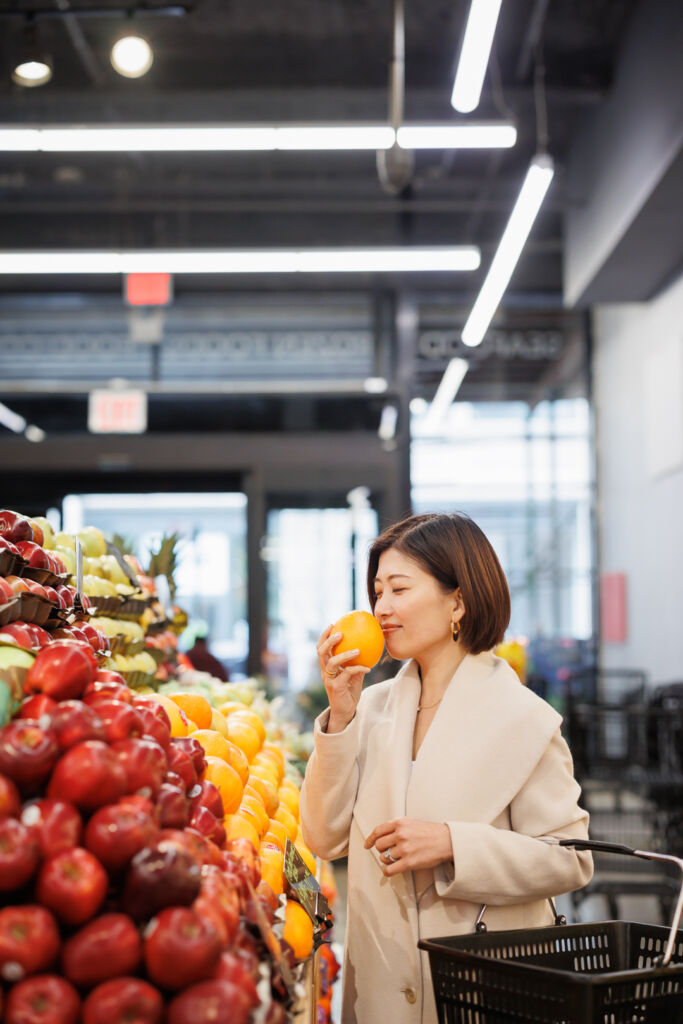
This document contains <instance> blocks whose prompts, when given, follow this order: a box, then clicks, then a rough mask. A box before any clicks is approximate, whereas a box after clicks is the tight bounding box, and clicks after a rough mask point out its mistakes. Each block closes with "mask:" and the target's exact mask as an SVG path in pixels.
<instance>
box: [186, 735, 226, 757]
mask: <svg viewBox="0 0 683 1024" xmlns="http://www.w3.org/2000/svg"><path fill="white" fill-rule="evenodd" d="M192 739H193V740H197V743H201V745H202V747H203V748H204V753H205V754H207V755H209V756H210V757H220V758H222V759H223V761H227V763H228V764H230V743H229V741H228V740H226V738H225V736H221V734H220V733H219V732H216V730H215V729H197V731H196V732H193V733H192Z"/></svg>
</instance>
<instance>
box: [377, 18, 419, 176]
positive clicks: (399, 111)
mask: <svg viewBox="0 0 683 1024" xmlns="http://www.w3.org/2000/svg"><path fill="white" fill-rule="evenodd" d="M404 98H405V14H404V6H403V0H394V33H393V47H392V57H391V68H390V70H389V122H390V124H391V126H392V128H393V129H394V131H398V129H399V128H400V127H401V125H402V124H403V112H404ZM414 170H415V154H414V153H413V151H412V150H411V149H402V148H401V147H400V146H399V145H398V143H397V142H395V143H394V145H393V146H392V147H391V149H383V150H378V151H377V173H378V175H379V180H380V182H381V185H382V188H383V189H384V190H385V191H386V192H389V193H390V194H391V195H397V194H398V193H399V192H402V191H403V189H404V188H405V187H406V186H407V185H409V184H410V182H411V181H412V178H413V172H414Z"/></svg>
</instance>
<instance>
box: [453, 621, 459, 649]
mask: <svg viewBox="0 0 683 1024" xmlns="http://www.w3.org/2000/svg"><path fill="white" fill-rule="evenodd" d="M451 628H452V630H453V643H454V644H457V642H458V637H459V635H460V623H459V622H453V623H452V624H451Z"/></svg>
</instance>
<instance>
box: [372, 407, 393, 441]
mask: <svg viewBox="0 0 683 1024" xmlns="http://www.w3.org/2000/svg"><path fill="white" fill-rule="evenodd" d="M397 423H398V409H397V408H396V406H395V405H385V406H384V408H383V409H382V414H381V416H380V418H379V427H378V428H377V436H378V437H379V439H380V441H393V439H394V437H395V436H396V424H397Z"/></svg>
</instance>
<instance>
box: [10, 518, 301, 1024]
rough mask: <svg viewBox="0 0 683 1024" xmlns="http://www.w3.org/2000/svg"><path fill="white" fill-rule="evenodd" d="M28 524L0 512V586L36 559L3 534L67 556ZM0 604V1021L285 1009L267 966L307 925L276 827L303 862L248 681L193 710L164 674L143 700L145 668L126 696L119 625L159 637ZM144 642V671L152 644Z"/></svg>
mask: <svg viewBox="0 0 683 1024" xmlns="http://www.w3.org/2000/svg"><path fill="white" fill-rule="evenodd" d="M12 517H14V518H12ZM24 524H25V525H24ZM32 524H33V525H32ZM45 524H46V525H44V526H41V523H40V521H37V520H34V521H29V520H26V519H24V518H23V517H21V516H18V515H17V514H16V513H8V512H4V513H0V540H4V541H5V543H4V544H0V557H2V559H3V561H2V563H0V569H1V570H3V572H5V573H6V575H2V576H0V580H2V581H3V583H6V581H7V579H8V577H11V576H16V577H17V578H18V579H21V578H23V576H22V575H19V574H20V573H22V574H23V573H25V572H26V569H27V566H28V565H29V559H28V558H27V557H26V555H27V554H28V555H30V556H32V557H37V556H35V555H34V552H33V551H30V552H29V551H28V549H24V551H25V552H26V553H25V554H22V551H21V549H20V548H19V545H18V543H17V544H16V545H14V541H13V540H12V539H11V537H10V535H11V534H13V533H14V535H15V536H17V535H18V536H20V537H21V538H22V541H21V542H29V535H28V530H31V531H32V537H33V538H34V539H33V540H31V541H30V543H32V544H34V545H36V546H37V547H40V548H41V550H43V552H44V553H47V552H49V551H54V552H57V551H58V550H59V549H58V547H57V546H56V542H57V541H58V540H61V541H63V544H61V545H60V548H62V549H63V550H64V551H69V550H70V549H69V547H68V541H67V540H66V539H65V535H61V536H60V535H57V536H56V537H53V536H52V535H51V531H49V524H47V521H45ZM41 530H42V536H41ZM84 534H85V536H83V534H81V535H80V538H79V539H81V544H82V546H83V547H84V549H85V548H86V547H87V545H88V543H89V542H91V544H95V543H96V544H97V546H98V549H100V548H101V543H100V539H99V537H101V534H100V535H99V537H98V536H97V534H99V531H92V530H89V531H87V532H85V531H84ZM46 538H47V540H46ZM38 539H40V540H41V541H42V545H41V544H38ZM45 543H48V544H55V547H54V548H47V549H46V548H45V547H44V546H43V545H44V544H45ZM13 546H14V547H16V549H17V550H16V551H15V550H13ZM86 557H87V558H88V559H93V560H94V559H99V560H100V561H99V562H98V567H100V566H101V565H102V559H103V558H105V557H106V556H104V555H102V554H97V552H96V551H95V550H94V549H93V547H92V546H91V548H90V554H87V555H86ZM53 558H55V559H58V558H61V554H55V555H53ZM104 564H105V565H107V564H108V563H104ZM48 565H50V563H49V561H48ZM62 567H63V568H64V569H65V571H64V572H61V569H62ZM88 568H90V569H93V570H94V568H95V567H94V566H93V565H90V566H88ZM70 569H71V566H70V564H69V561H68V556H67V557H66V558H65V560H64V562H63V566H62V565H59V563H58V562H57V561H54V562H52V564H51V566H50V568H49V569H48V570H47V571H48V572H49V573H52V574H53V575H54V576H57V577H59V586H63V587H70V586H72V584H70V583H67V582H66V580H67V579H68V578H69V576H70ZM7 570H11V571H9V572H8V571H7ZM111 572H112V574H113V570H111ZM86 575H90V576H93V577H94V578H97V579H104V578H105V577H100V576H97V575H96V573H95V572H94V571H93V572H91V573H88V574H86ZM26 578H27V579H28V578H30V577H26ZM109 583H111V584H114V585H115V586H116V584H115V583H114V580H113V579H112V580H109ZM10 586H11V583H10ZM120 586H127V585H124V584H120ZM53 589H54V590H55V591H57V587H53ZM19 593H22V591H19ZM38 596H40V595H38ZM100 596H102V595H99V594H96V593H94V592H93V593H92V594H91V595H90V602H88V598H87V596H86V597H85V598H84V602H83V603H84V605H87V604H88V603H92V604H95V603H97V601H98V598H99V597H100ZM104 596H105V597H106V598H110V597H111V598H114V596H115V595H114V594H112V593H107V594H106V595H104ZM116 598H117V599H118V601H119V602H120V601H121V600H122V599H123V600H124V601H128V600H130V599H131V595H130V594H128V593H119V592H117V594H116ZM133 598H134V599H135V595H133ZM0 600H1V601H2V603H1V604H0V616H2V618H0V679H4V682H5V683H6V684H7V687H6V688H8V692H9V693H11V699H12V701H13V706H12V707H11V708H10V707H9V706H8V708H7V709H6V712H7V711H9V710H12V711H13V714H14V717H13V718H12V719H11V720H10V721H8V722H7V724H5V725H4V726H3V727H2V728H0V905H1V906H2V909H0V1000H1V1001H0V1007H1V1009H0V1017H2V1014H3V1012H4V1017H2V1019H3V1020H4V1021H5V1022H6V1024H25V1022H29V1021H34V1020H35V1021H36V1022H38V1021H43V1020H44V1021H45V1022H46V1024H47V1022H48V1021H50V1022H51V1024H70V1022H77V1021H83V1022H85V1024H94V1022H95V1021H97V1022H98V1024H109V1022H111V1024H114V1022H119V1024H123V1022H124V1021H130V1020H133V1021H136V1022H137V1024H155V1022H158V1021H161V1020H165V1021H167V1022H168V1024H190V1022H192V1024H204V1022H205V1021H206V1022H208V1021H212V1022H215V1024H221V1022H223V1021H225V1022H226V1024H227V1022H230V1024H232V1022H237V1024H239V1022H240V1021H245V1022H246V1021H248V1020H250V1015H251V1014H252V1011H254V1012H258V1015H259V1016H258V1020H259V1022H261V1021H267V1022H268V1024H277V1022H279V1021H284V1020H286V1019H287V1014H286V1010H285V1006H286V1005H287V1004H288V1001H289V999H290V992H289V991H288V990H287V987H286V985H285V982H284V980H283V978H286V976H287V974H288V965H289V968H291V967H292V965H293V964H295V963H296V961H297V960H301V959H303V958H305V957H307V956H308V955H309V954H310V951H311V949H312V946H313V923H312V921H311V919H310V918H309V917H308V915H307V914H306V913H305V911H302V908H301V907H300V906H299V905H298V904H296V902H295V901H294V900H292V899H291V898H287V894H286V892H285V888H286V883H285V881H284V878H283V851H284V846H285V843H286V840H287V838H289V839H290V840H291V841H292V842H293V843H294V844H295V845H296V847H297V849H299V852H300V853H301V855H302V857H303V858H304V860H305V861H306V863H307V864H309V866H311V868H312V869H313V870H314V869H315V861H314V858H313V855H312V854H311V852H310V851H309V850H308V849H307V848H306V847H305V845H304V844H303V840H302V837H301V833H300V830H299V826H298V785H297V782H296V781H295V780H294V779H293V778H292V777H290V776H291V769H289V768H288V766H287V763H286V762H287V758H286V754H285V751H284V750H283V745H282V744H281V743H278V742H274V741H273V739H272V738H268V737H267V735H266V724H265V720H264V719H265V718H267V715H264V713H263V707H262V706H260V705H259V701H258V700H256V701H254V699H253V690H252V689H250V688H249V687H246V689H245V690H244V691H243V692H242V696H244V697H246V694H247V693H249V694H250V695H251V697H252V699H251V700H250V701H248V700H246V699H245V700H243V701H240V700H236V699H234V698H235V696H236V695H237V694H236V693H235V690H234V686H233V689H232V690H231V691H228V695H229V697H230V698H231V699H229V700H228V699H227V696H226V694H223V700H222V701H221V702H220V706H213V705H212V703H211V702H210V701H209V700H208V699H206V697H205V696H203V695H202V694H201V693H198V692H196V691H195V690H193V689H192V688H191V687H190V686H187V687H186V691H187V692H180V690H181V689H182V687H180V686H179V685H178V684H177V683H176V684H175V685H174V689H175V690H176V691H177V692H173V693H170V694H169V693H155V692H152V690H151V687H150V685H149V683H150V682H151V681H152V680H154V682H155V684H156V683H158V678H155V677H156V674H157V673H156V672H155V676H154V677H153V676H152V673H151V672H142V670H140V675H141V676H142V677H143V678H144V682H143V684H142V686H141V689H138V690H135V689H132V688H131V687H130V686H129V685H128V684H127V682H126V679H124V676H123V675H122V674H120V673H118V672H117V671H115V669H114V668H113V667H112V666H113V665H115V664H116V661H115V660H113V659H115V657H116V647H117V646H118V647H120V646H121V643H122V642H121V640H120V638H121V637H122V636H123V637H124V641H123V642H125V643H130V642H134V641H138V642H140V641H141V640H142V642H143V643H145V642H146V640H148V639H150V638H151V636H155V637H159V636H160V635H161V632H160V631H158V632H157V633H156V634H154V633H152V634H150V636H146V635H144V634H143V637H144V638H141V637H140V636H139V635H134V634H136V630H135V628H133V630H132V633H131V631H130V626H131V625H134V624H138V625H140V626H141V627H142V628H143V630H144V629H145V628H146V627H145V625H143V623H142V622H140V618H141V617H142V616H140V615H139V616H138V618H137V619H135V620H134V619H133V618H132V617H131V618H129V619H121V618H118V617H117V616H116V614H115V613H114V614H112V612H111V608H106V611H107V612H108V614H100V612H99V610H98V611H97V614H95V615H93V609H92V608H90V609H88V608H85V609H84V610H83V609H81V610H79V612H78V614H79V615H80V619H79V618H77V617H76V612H75V611H74V609H73V606H67V609H63V608H62V611H63V612H66V614H62V615H59V614H58V602H57V601H55V599H54V598H53V597H52V596H51V595H50V594H48V595H47V596H46V597H45V598H42V597H41V600H40V601H39V605H40V604H42V601H46V602H47V603H48V604H49V605H50V608H49V615H48V617H47V618H44V622H43V626H39V625H38V624H37V623H36V622H35V621H34V622H30V621H26V620H21V619H18V618H16V617H15V615H16V614H17V613H18V612H20V611H21V610H22V609H23V607H24V605H26V607H28V608H29V609H30V607H31V606H30V604H29V602H22V599H21V598H20V599H19V601H20V602H22V603H21V604H19V603H18V602H17V592H15V591H14V590H12V596H11V597H10V596H9V594H8V593H7V591H6V589H3V590H2V596H1V597H0ZM112 604H114V602H112ZM60 607H61V606H60ZM145 608H149V605H146V606H145ZM68 609H71V610H68ZM102 610H103V611H104V610H105V608H103V609H102ZM42 612H43V613H44V612H45V609H44V608H43V609H42ZM88 612H90V614H88ZM155 614H156V613H155ZM110 618H111V619H112V621H113V622H114V624H115V628H116V630H117V631H116V632H114V627H109V628H107V627H108V623H107V621H106V620H107V619H110ZM93 619H94V620H100V621H99V627H100V628H98V626H95V625H94V623H93ZM103 620H104V621H103ZM150 621H151V620H150ZM157 621H158V619H157ZM122 623H126V625H122ZM126 630H128V632H127V633H126V632H125V631H126ZM168 632H170V633H172V635H173V636H174V637H176V636H177V634H176V632H175V631H174V630H173V629H169V630H168ZM166 642H167V643H168V644H169V647H170V649H171V650H174V651H175V644H174V643H173V642H172V641H169V638H166ZM155 649H156V650H157V651H160V652H161V655H158V656H157V657H156V658H155V665H154V668H155V669H156V670H157V672H158V669H159V667H163V666H164V664H165V662H164V658H165V653H164V651H163V649H162V646H157V647H156V648H155ZM124 656H125V655H124ZM3 666H4V668H3ZM176 668H177V663H176V664H175V665H174V671H175V670H176ZM137 671H138V670H137V669H131V670H129V672H128V673H127V678H128V680H129V681H131V682H133V681H135V680H136V679H137V680H138V681H139V679H140V676H137V677H136V672H137ZM188 675H189V674H188ZM227 685H228V686H229V685H230V684H227ZM170 686H171V684H169V686H167V687H165V688H164V689H167V690H168V689H169V687H170ZM0 711H1V709H0ZM2 720H3V719H2V717H0V722H1V721H2ZM271 728H272V723H271ZM280 919H281V920H280ZM40 1007H43V1008H45V1007H47V1008H48V1010H49V1013H48V1014H47V1015H45V1016H40V1013H42V1012H43V1011H42V1010H40V1009H39V1008H40ZM31 1014H33V1016H31Z"/></svg>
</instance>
